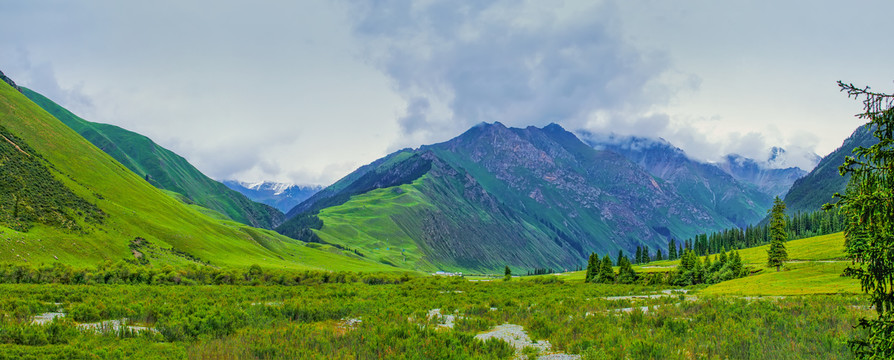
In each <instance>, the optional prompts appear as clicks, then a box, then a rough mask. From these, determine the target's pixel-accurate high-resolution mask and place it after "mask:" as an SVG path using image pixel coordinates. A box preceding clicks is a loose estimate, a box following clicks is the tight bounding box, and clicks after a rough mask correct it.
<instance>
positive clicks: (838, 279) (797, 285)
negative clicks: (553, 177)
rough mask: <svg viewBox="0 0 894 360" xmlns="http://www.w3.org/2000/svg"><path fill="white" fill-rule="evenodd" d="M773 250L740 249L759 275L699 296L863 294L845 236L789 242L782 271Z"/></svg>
mask: <svg viewBox="0 0 894 360" xmlns="http://www.w3.org/2000/svg"><path fill="white" fill-rule="evenodd" d="M769 247H770V245H763V246H758V247H753V248H748V249H742V250H739V255H740V256H741V257H742V263H743V264H744V265H746V266H751V267H753V268H754V269H755V270H758V273H756V274H752V275H750V276H747V277H744V278H740V279H735V280H730V281H725V282H721V283H718V284H714V285H711V286H709V287H707V288H705V289H703V290H700V291H699V293H700V294H705V295H724V294H726V295H749V296H759V295H808V294H838V293H850V294H856V293H860V284H859V283H858V282H857V281H856V280H854V279H851V278H847V277H842V276H841V273H842V271H844V268H845V267H847V265H848V264H849V263H850V262H849V261H847V260H845V259H844V257H845V253H844V233H835V234H829V235H823V236H816V237H812V238H806V239H799V240H792V241H789V242H786V243H785V247H786V249H787V250H788V256H789V259H790V261H789V262H788V263H787V264H786V265H785V270H784V271H781V272H776V271H775V270H774V269H770V268H767V267H766V263H767V249H769ZM714 256H716V255H712V260H714ZM702 258H703V257H702ZM679 263H680V261H679V260H673V261H669V260H664V261H653V262H650V263H647V264H640V265H634V267H633V268H634V270H636V271H637V272H639V273H644V272H663V271H673V270H674V269H675V268H676V266H677V265H679ZM615 271H617V268H615ZM584 275H585V274H584V272H583V271H573V272H567V273H562V274H551V275H542V276H558V277H560V278H561V279H564V280H566V281H572V282H583V281H584Z"/></svg>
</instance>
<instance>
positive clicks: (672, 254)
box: [667, 238, 677, 260]
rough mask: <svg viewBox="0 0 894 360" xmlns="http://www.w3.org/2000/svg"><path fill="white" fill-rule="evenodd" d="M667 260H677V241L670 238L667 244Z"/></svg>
mask: <svg viewBox="0 0 894 360" xmlns="http://www.w3.org/2000/svg"><path fill="white" fill-rule="evenodd" d="M667 259H668V260H677V240H676V239H673V238H671V241H670V242H669V243H667Z"/></svg>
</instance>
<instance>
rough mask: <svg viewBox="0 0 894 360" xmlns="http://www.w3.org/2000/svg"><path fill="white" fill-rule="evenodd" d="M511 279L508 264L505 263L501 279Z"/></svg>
mask: <svg viewBox="0 0 894 360" xmlns="http://www.w3.org/2000/svg"><path fill="white" fill-rule="evenodd" d="M510 279H512V270H510V269H509V265H506V270H505V271H503V281H509V280H510Z"/></svg>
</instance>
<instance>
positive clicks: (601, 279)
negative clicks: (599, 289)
mask: <svg viewBox="0 0 894 360" xmlns="http://www.w3.org/2000/svg"><path fill="white" fill-rule="evenodd" d="M596 282H598V283H602V284H611V283H614V282H615V271H614V270H612V258H610V257H608V255H605V256H604V257H603V258H602V265H601V266H600V267H599V275H598V277H597V278H596Z"/></svg>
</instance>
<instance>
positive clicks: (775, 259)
mask: <svg viewBox="0 0 894 360" xmlns="http://www.w3.org/2000/svg"><path fill="white" fill-rule="evenodd" d="M770 238H771V240H770V249H769V250H767V266H771V267H772V266H775V267H776V271H779V268H780V267H781V266H782V264H784V263H785V262H786V261H788V252H787V251H786V250H785V241H786V240H787V239H788V234H787V233H786V231H785V203H784V202H782V199H780V198H779V197H778V196H777V197H776V199H774V200H773V208H771V209H770Z"/></svg>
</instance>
